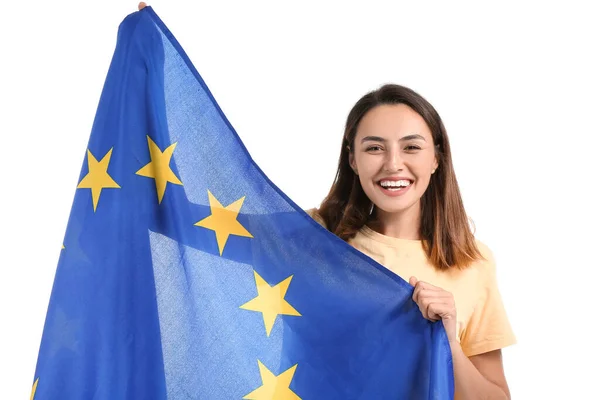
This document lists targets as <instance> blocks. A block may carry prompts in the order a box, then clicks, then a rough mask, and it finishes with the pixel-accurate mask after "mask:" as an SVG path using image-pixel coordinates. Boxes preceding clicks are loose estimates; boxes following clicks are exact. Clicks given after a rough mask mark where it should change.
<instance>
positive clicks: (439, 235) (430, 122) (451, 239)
mask: <svg viewBox="0 0 600 400" xmlns="http://www.w3.org/2000/svg"><path fill="white" fill-rule="evenodd" d="M384 104H405V105H407V106H409V107H410V108H412V109H413V110H414V111H415V112H417V113H418V114H419V115H420V116H421V117H422V118H423V119H424V120H425V122H426V123H427V126H428V127H429V129H430V131H431V133H432V136H433V142H434V145H435V148H436V156H437V161H438V168H437V170H436V172H435V174H433V175H432V176H431V181H430V183H429V186H428V187H427V189H426V190H425V193H424V194H423V196H422V197H421V226H420V235H421V240H422V243H423V248H424V250H425V251H426V253H427V256H428V258H429V261H430V262H431V264H433V265H434V266H435V267H436V268H437V269H440V270H445V269H448V268H451V267H456V268H464V267H467V266H468V265H469V264H471V262H472V261H474V260H476V259H478V258H482V256H481V253H480V252H479V251H478V249H477V245H476V243H475V237H474V235H473V233H472V232H471V229H470V226H469V219H468V218H467V213H466V212H465V208H464V205H463V202H462V198H461V196H460V190H459V188H458V182H457V180H456V175H455V173H454V168H453V166H452V156H451V153H450V142H449V140H448V135H447V133H446V128H445V127H444V124H443V123H442V120H441V118H440V116H439V115H438V113H437V111H436V110H435V109H434V108H433V106H432V105H431V104H430V103H429V102H428V101H427V100H425V99H424V98H423V97H422V96H420V95H419V94H418V93H416V92H414V91H413V90H411V89H409V88H406V87H404V86H400V85H393V84H388V85H384V86H382V87H380V88H379V89H378V90H375V91H372V92H369V93H367V94H366V95H364V96H363V97H362V98H361V99H360V100H359V101H358V102H357V103H356V104H355V105H354V107H353V108H352V110H351V111H350V113H349V115H348V118H347V120H346V129H345V132H344V138H343V140H342V150H341V153H340V158H339V162H338V170H337V173H336V176H335V180H334V183H333V185H332V187H331V190H330V191H329V194H328V195H327V197H326V198H325V199H324V200H323V202H322V203H321V205H320V207H319V210H318V214H319V215H320V216H321V218H323V220H324V222H325V225H326V226H327V229H329V230H330V231H331V232H333V233H334V234H336V235H337V236H339V237H340V238H342V239H343V240H345V241H348V240H349V239H351V238H353V237H354V236H355V235H356V233H357V232H358V230H359V229H361V228H362V227H363V226H364V225H365V224H366V223H367V222H368V221H369V217H370V211H371V207H372V203H371V200H370V199H369V198H368V197H367V195H366V194H365V192H364V191H363V189H362V186H361V184H360V180H359V178H358V176H357V175H356V174H355V173H354V171H353V170H352V168H351V166H350V162H349V155H350V152H353V151H354V139H355V137H356V130H357V127H358V124H359V123H360V121H361V120H362V118H363V117H364V116H365V114H367V112H369V111H370V110H372V109H373V108H375V107H377V106H379V105H384Z"/></svg>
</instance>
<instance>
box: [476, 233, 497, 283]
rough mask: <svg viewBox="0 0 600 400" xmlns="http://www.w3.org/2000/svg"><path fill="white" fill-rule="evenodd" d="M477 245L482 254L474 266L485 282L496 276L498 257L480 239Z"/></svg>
mask: <svg viewBox="0 0 600 400" xmlns="http://www.w3.org/2000/svg"><path fill="white" fill-rule="evenodd" d="M475 245H476V246H477V250H479V253H480V254H481V258H480V259H477V260H475V262H474V263H473V265H472V266H473V267H475V268H476V269H478V270H479V273H480V274H481V276H482V277H483V278H484V280H489V279H493V278H494V276H495V275H496V257H495V255H494V252H493V251H492V249H491V248H490V247H489V246H488V245H487V244H486V243H484V242H483V241H481V240H479V239H475Z"/></svg>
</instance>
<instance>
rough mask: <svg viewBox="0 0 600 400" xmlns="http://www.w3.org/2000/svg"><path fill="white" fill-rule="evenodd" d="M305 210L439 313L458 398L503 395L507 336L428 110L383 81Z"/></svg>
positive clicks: (487, 257)
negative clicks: (320, 197) (326, 188)
mask: <svg viewBox="0 0 600 400" xmlns="http://www.w3.org/2000/svg"><path fill="white" fill-rule="evenodd" d="M308 213H309V214H310V215H311V216H312V217H313V218H315V219H316V220H317V221H318V222H319V223H321V224H322V225H323V226H325V227H326V228H327V229H329V230H330V231H331V232H333V233H334V234H336V235H337V236H339V237H340V238H342V239H344V240H345V241H347V242H348V243H349V244H350V245H352V246H354V247H355V248H357V249H358V250H360V251H362V252H364V253H365V254H367V255H368V256H370V257H372V258H373V259H375V260H376V261H378V262H379V263H380V264H382V265H384V266H386V267H387V268H389V269H390V270H391V271H393V272H395V273H396V274H398V275H400V276H401V277H402V278H404V279H405V280H407V281H409V282H410V284H411V285H413V286H414V287H415V290H414V295H413V299H414V301H415V302H416V303H417V304H418V306H419V309H420V310H421V312H422V313H423V317H425V318H427V319H429V320H431V321H435V320H442V323H443V325H444V328H445V330H446V333H447V336H448V338H449V341H450V347H451V349H452V359H453V364H454V375H455V387H456V398H460V399H483V398H485V399H509V398H510V393H509V388H508V384H507V382H506V378H505V376H504V369H503V365H502V354H501V349H502V348H504V347H506V346H508V345H511V344H513V343H514V342H515V336H514V334H513V331H512V329H511V326H510V323H509V321H508V318H507V315H506V312H505V310H504V306H503V303H502V299H501V296H500V293H499V291H498V285H497V283H496V273H495V263H494V259H493V256H492V253H491V252H490V250H489V249H488V248H487V247H486V246H485V245H484V244H482V243H481V242H479V241H477V240H476V239H475V237H474V235H473V233H472V232H471V230H470V227H469V221H468V218H467V215H466V212H465V209H464V207H463V203H462V200H461V196H460V192H459V188H458V183H457V180H456V176H455V174H454V169H453V167H452V157H451V155H450V144H449V141H448V137H447V134H446V130H445V128H444V125H443V123H442V121H441V119H440V117H439V115H438V113H437V112H436V110H435V109H434V108H433V107H432V106H431V104H429V103H428V102H427V101H426V100H425V99H424V98H423V97H421V96H420V95H419V94H417V93H415V92H414V91H412V90H410V89H408V88H405V87H402V86H398V85H385V86H383V87H381V88H380V89H379V90H376V91H374V92H371V93H368V94H366V95H365V96H364V97H363V98H361V99H360V100H359V101H358V102H357V103H356V105H355V106H354V107H353V108H352V110H351V111H350V114H349V116H348V119H347V122H346V130H345V133H344V138H343V142H342V149H341V154H340V158H339V165H338V171H337V175H336V178H335V182H334V184H333V186H332V188H331V191H330V192H329V195H328V196H327V197H326V198H325V200H324V201H323V203H322V204H321V205H320V207H319V209H311V210H308Z"/></svg>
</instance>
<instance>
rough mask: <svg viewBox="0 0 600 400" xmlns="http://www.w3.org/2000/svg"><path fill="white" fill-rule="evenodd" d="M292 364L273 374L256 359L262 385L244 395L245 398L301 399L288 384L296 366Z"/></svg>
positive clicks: (259, 399)
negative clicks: (286, 368) (278, 373)
mask: <svg viewBox="0 0 600 400" xmlns="http://www.w3.org/2000/svg"><path fill="white" fill-rule="evenodd" d="M297 366H298V364H296V365H294V366H293V367H291V368H290V369H288V370H287V371H285V372H282V373H281V375H278V376H275V374H273V373H272V372H271V371H269V369H268V368H267V367H265V366H264V365H263V363H261V362H260V360H258V369H259V370H260V379H261V380H262V383H263V384H262V386H261V387H259V388H258V389H256V390H254V391H253V392H252V393H249V394H247V395H246V396H244V399H247V400H275V399H276V400H302V399H301V398H300V397H299V396H298V395H297V394H296V393H294V392H292V390H291V389H290V384H291V383H292V379H293V378H294V373H295V372H296V367H297Z"/></svg>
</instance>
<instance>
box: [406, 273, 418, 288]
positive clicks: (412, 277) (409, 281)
mask: <svg viewBox="0 0 600 400" xmlns="http://www.w3.org/2000/svg"><path fill="white" fill-rule="evenodd" d="M417 282H419V280H418V279H417V278H416V277H414V276H411V277H410V279H409V280H408V283H410V285H411V286H413V287H414V286H415V285H416V284H417Z"/></svg>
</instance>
